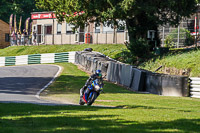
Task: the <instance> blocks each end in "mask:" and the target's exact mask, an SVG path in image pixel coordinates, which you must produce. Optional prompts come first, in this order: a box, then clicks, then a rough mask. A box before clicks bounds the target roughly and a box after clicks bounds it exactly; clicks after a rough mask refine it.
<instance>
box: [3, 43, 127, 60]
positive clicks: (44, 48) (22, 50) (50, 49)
mask: <svg viewBox="0 0 200 133" xmlns="http://www.w3.org/2000/svg"><path fill="white" fill-rule="evenodd" d="M85 48H92V49H93V50H94V51H98V52H101V53H103V54H105V55H107V56H110V57H111V58H116V55H118V54H120V53H121V52H122V51H123V50H126V49H127V48H126V46H125V45H123V44H81V45H69V44H67V45H40V46H12V47H8V48H5V49H0V56H16V55H28V54H42V53H59V52H69V51H82V50H84V49H85Z"/></svg>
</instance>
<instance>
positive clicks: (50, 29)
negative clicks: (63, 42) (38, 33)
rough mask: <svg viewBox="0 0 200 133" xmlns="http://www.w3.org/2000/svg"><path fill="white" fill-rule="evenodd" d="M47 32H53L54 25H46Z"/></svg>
mask: <svg viewBox="0 0 200 133" xmlns="http://www.w3.org/2000/svg"><path fill="white" fill-rule="evenodd" d="M45 34H52V25H45Z"/></svg>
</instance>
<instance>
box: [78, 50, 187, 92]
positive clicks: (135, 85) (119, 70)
mask: <svg viewBox="0 0 200 133" xmlns="http://www.w3.org/2000/svg"><path fill="white" fill-rule="evenodd" d="M75 63H76V64H80V65H82V66H83V67H85V70H88V71H90V72H92V73H94V71H95V70H97V69H100V70H102V72H103V73H105V74H106V79H107V80H108V81H111V82H114V83H118V84H121V85H123V86H126V87H129V88H131V89H132V90H134V91H147V92H150V93H153V94H158V95H165V96H188V95H189V93H188V92H189V88H188V77H184V76H172V75H164V74H158V73H152V72H149V71H146V70H141V69H138V68H136V67H134V66H131V65H127V64H124V63H120V62H117V61H115V60H113V59H111V58H109V57H106V56H105V55H102V54H100V53H98V52H87V51H82V52H80V51H79V52H76V55H75Z"/></svg>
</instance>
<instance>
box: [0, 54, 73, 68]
mask: <svg viewBox="0 0 200 133" xmlns="http://www.w3.org/2000/svg"><path fill="white" fill-rule="evenodd" d="M74 59H75V52H63V53H47V54H33V55H21V56H8V57H0V66H12V65H27V64H43V63H59V62H71V63H74V61H75V60H74Z"/></svg>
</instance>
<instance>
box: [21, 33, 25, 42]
mask: <svg viewBox="0 0 200 133" xmlns="http://www.w3.org/2000/svg"><path fill="white" fill-rule="evenodd" d="M24 39H25V38H24V33H22V35H21V45H25V42H24V41H25V40H24Z"/></svg>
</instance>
